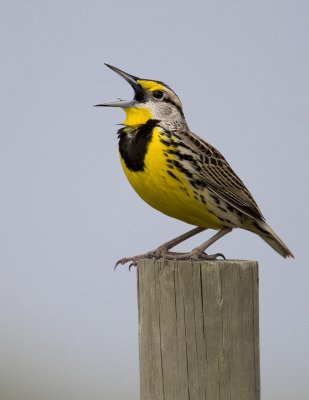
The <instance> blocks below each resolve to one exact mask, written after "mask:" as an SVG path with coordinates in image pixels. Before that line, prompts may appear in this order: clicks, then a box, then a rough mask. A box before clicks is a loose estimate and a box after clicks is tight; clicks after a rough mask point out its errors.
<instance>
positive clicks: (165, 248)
mask: <svg viewBox="0 0 309 400" xmlns="http://www.w3.org/2000/svg"><path fill="white" fill-rule="evenodd" d="M205 229H206V228H200V227H197V228H194V229H191V230H190V231H189V232H186V233H184V234H182V235H180V236H177V237H176V238H175V239H172V240H169V241H168V242H166V243H163V244H161V246H159V247H158V248H156V249H155V250H152V251H148V252H147V253H145V254H140V255H138V256H133V257H127V258H122V259H121V260H119V261H117V263H116V265H115V269H116V268H117V266H118V265H119V264H121V265H123V264H126V263H128V262H130V263H131V264H130V267H131V266H134V265H136V264H137V261H138V260H140V259H142V258H154V259H158V258H161V257H165V256H166V255H167V254H168V255H169V257H168V258H169V259H172V258H173V257H174V256H177V255H181V253H174V252H173V253H172V252H169V250H170V249H171V248H172V247H175V246H177V244H179V243H182V242H184V241H185V240H187V239H189V238H191V237H192V236H194V235H197V234H198V233H200V232H203V231H204V230H205ZM184 254H187V253H184Z"/></svg>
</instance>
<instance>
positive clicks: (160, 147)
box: [120, 127, 222, 229]
mask: <svg viewBox="0 0 309 400" xmlns="http://www.w3.org/2000/svg"><path fill="white" fill-rule="evenodd" d="M160 139H161V130H160V128H157V127H156V128H154V129H153V135H152V139H151V141H150V143H149V144H148V148H147V152H146V155H145V159H144V164H145V167H144V170H143V171H137V172H134V171H131V170H129V169H128V168H127V166H126V164H125V162H124V160H123V158H122V157H121V156H120V161H121V164H122V167H123V169H124V172H125V174H126V176H127V178H128V180H129V182H130V183H131V185H132V187H133V188H134V190H135V191H136V192H137V194H138V195H139V196H140V197H141V198H142V199H143V200H144V201H146V202H147V203H148V204H149V205H151V206H152V207H154V208H155V209H157V210H159V211H161V212H162V213H164V214H166V215H168V216H170V217H173V218H177V219H179V220H182V221H184V222H187V223H189V224H192V225H196V226H200V227H203V228H212V229H220V228H221V227H222V223H221V222H220V220H219V219H218V218H217V217H215V216H214V215H213V214H212V213H210V212H209V211H208V210H207V207H206V204H205V192H204V190H203V192H204V193H202V192H198V191H196V190H194V189H193V188H192V186H191V185H190V183H189V182H188V179H187V178H186V176H185V175H184V174H183V173H182V172H180V171H179V170H178V169H176V168H175V167H169V163H168V162H167V160H168V158H169V159H173V157H175V156H174V155H173V154H167V153H166V150H168V148H167V147H166V145H165V144H163V143H162V142H161V141H160ZM164 153H165V154H164Z"/></svg>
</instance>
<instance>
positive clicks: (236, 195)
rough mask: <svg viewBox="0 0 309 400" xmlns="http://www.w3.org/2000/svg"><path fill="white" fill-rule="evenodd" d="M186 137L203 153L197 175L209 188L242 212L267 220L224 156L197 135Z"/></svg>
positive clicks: (187, 135)
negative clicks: (200, 168)
mask: <svg viewBox="0 0 309 400" xmlns="http://www.w3.org/2000/svg"><path fill="white" fill-rule="evenodd" d="M191 135H192V136H191ZM186 137H187V138H188V139H189V140H190V141H191V142H192V144H194V145H195V147H198V149H199V150H200V152H201V161H202V166H203V168H202V170H201V171H198V172H197V175H199V178H200V179H201V180H202V181H203V182H204V183H205V185H207V188H208V189H209V190H211V191H212V192H213V193H214V194H216V195H217V196H218V197H220V198H221V199H222V200H224V201H226V202H227V203H228V204H230V205H231V206H232V207H235V208H236V209H237V210H239V211H240V212H242V213H244V214H246V215H248V216H249V217H252V218H258V219H262V220H263V221H264V220H265V218H264V217H263V215H262V213H261V211H260V209H259V207H258V206H257V204H256V202H255V200H254V198H253V197H252V195H251V193H250V192H249V190H248V189H247V188H246V186H245V185H244V183H243V182H242V180H241V179H240V178H239V177H238V176H237V175H236V174H235V172H234V171H233V170H232V168H231V167H230V165H229V163H228V162H227V161H226V159H225V158H224V157H223V155H222V154H221V153H220V152H219V151H218V150H217V149H216V148H214V147H213V146H211V145H210V144H209V143H207V142H205V141H204V140H202V139H201V138H200V137H198V136H197V135H195V134H192V133H190V134H189V133H188V132H186Z"/></svg>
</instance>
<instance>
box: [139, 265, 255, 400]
mask: <svg viewBox="0 0 309 400" xmlns="http://www.w3.org/2000/svg"><path fill="white" fill-rule="evenodd" d="M137 271H138V306H139V347H140V381H141V400H259V399H260V373H259V372H260V371H259V325H258V324H259V316H258V265H257V262H255V261H203V262H190V261H180V262H171V261H163V260H159V261H152V260H142V261H140V262H139V263H138V268H137Z"/></svg>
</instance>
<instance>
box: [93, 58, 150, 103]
mask: <svg viewBox="0 0 309 400" xmlns="http://www.w3.org/2000/svg"><path fill="white" fill-rule="evenodd" d="M105 65H106V66H107V67H108V68H110V69H111V70H113V71H114V72H116V74H118V75H120V76H122V77H123V78H124V79H125V80H126V81H127V82H128V83H129V84H130V85H131V86H132V88H133V90H134V92H135V96H134V99H133V100H120V101H112V102H110V103H103V104H96V105H95V107H121V108H129V107H134V105H135V104H136V102H141V101H143V99H144V97H145V91H144V89H143V88H142V87H141V86H140V85H139V84H138V82H137V81H138V80H139V78H137V77H136V76H133V75H130V74H128V73H127V72H124V71H121V69H119V68H116V67H113V66H112V65H109V64H105Z"/></svg>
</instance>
